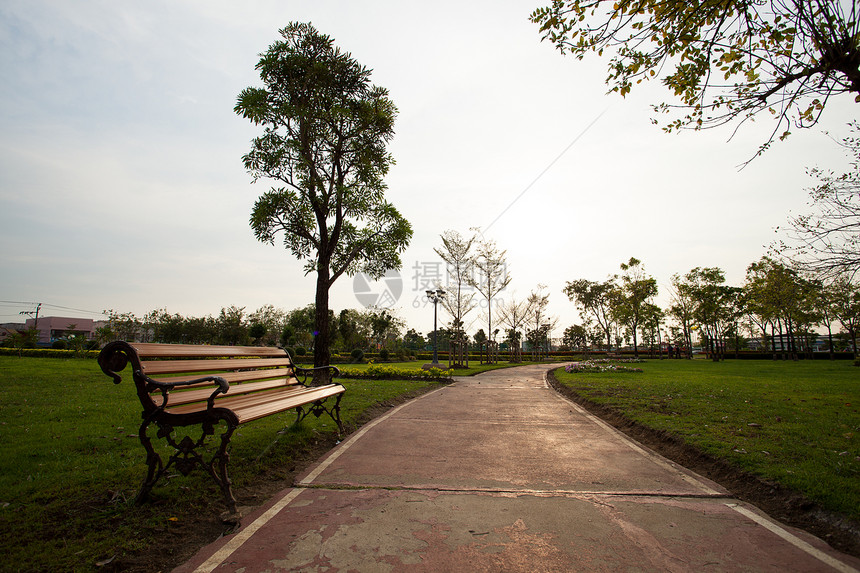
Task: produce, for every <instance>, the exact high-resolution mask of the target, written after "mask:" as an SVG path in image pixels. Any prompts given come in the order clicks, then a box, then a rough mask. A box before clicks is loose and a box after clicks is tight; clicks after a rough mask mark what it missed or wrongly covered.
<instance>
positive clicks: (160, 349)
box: [130, 342, 284, 358]
mask: <svg viewBox="0 0 860 573" xmlns="http://www.w3.org/2000/svg"><path fill="white" fill-rule="evenodd" d="M130 346H132V347H133V348H134V349H135V350H136V351H137V355H138V356H140V357H141V358H156V357H161V358H175V357H180V358H181V357H188V358H191V357H199V358H206V357H214V356H279V357H282V356H284V350H283V349H282V348H277V347H275V346H210V345H200V344H160V343H155V342H136V343H131V344H130Z"/></svg>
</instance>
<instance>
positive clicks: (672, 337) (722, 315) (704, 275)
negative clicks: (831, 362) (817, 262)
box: [564, 257, 860, 360]
mask: <svg viewBox="0 0 860 573" xmlns="http://www.w3.org/2000/svg"><path fill="white" fill-rule="evenodd" d="M620 268H621V274H618V275H613V276H610V277H608V278H607V279H606V280H605V281H602V282H601V281H590V280H587V279H578V280H574V281H570V282H568V283H567V285H566V286H565V288H564V293H565V294H566V295H567V296H568V297H569V298H570V300H571V301H572V302H574V304H576V306H577V308H578V310H579V311H580V314H581V316H582V317H583V319H584V324H582V325H573V326H571V327H569V328H568V329H566V330H565V335H564V341H565V343H566V344H570V345H573V346H583V345H585V344H587V343H592V344H594V343H597V344H599V345H600V346H603V347H604V348H607V349H611V348H613V346H615V347H617V346H620V345H622V344H624V343H626V342H627V341H628V340H631V339H632V343H633V349H634V352H635V353H637V354H638V352H639V341H640V340H644V341H646V343H647V344H673V345H677V346H679V347H682V348H684V349H685V350H686V352H687V355H688V356H691V353H692V349H693V346H694V344H695V343H696V342H698V343H700V344H702V346H703V347H704V349H705V350H706V351H707V352H708V353H709V354H710V355H711V356H712V357H713V358H714V359H715V360H719V359H720V358H722V357H724V356H725V353H726V350H727V349H728V348H733V349H735V350H738V349H740V348H742V347H743V345H744V343H745V341H746V340H747V339H748V338H749V339H758V340H761V341H762V344H763V345H764V346H763V350H765V351H769V352H772V353H773V354H774V357H776V356H777V354H781V355H782V356H783V357H784V358H787V357H791V358H793V359H797V358H798V356H799V355H801V354H802V353H804V352H810V351H811V348H812V342H813V341H814V339H815V338H817V336H818V335H817V334H816V330H818V329H824V330H826V331H827V336H828V348H829V349H830V352H831V357H832V356H833V351H834V349H835V348H836V344H835V342H834V332H833V330H834V326H838V327H841V329H842V332H843V333H844V335H845V336H844V338H845V339H847V344H845V346H847V347H848V348H850V349H851V350H852V351H854V354H855V357H856V355H857V351H856V349H857V329H858V326H860V287H858V286H857V285H856V284H854V283H852V281H851V280H850V277H849V276H847V275H845V274H840V275H836V276H834V277H832V278H830V279H823V278H813V277H812V276H811V275H805V274H804V273H802V272H801V271H799V270H797V269H795V268H792V267H789V266H788V265H786V264H784V263H782V262H779V261H777V260H774V259H772V258H769V257H762V259H761V260H759V261H757V262H754V263H752V264H751V265H750V266H749V267H748V268H747V273H746V278H745V281H744V283H743V284H742V285H741V286H731V285H728V284H726V279H725V273H724V272H723V271H722V269H719V268H717V267H696V268H694V269H692V270H690V271H689V272H687V273H686V274H684V275H679V274H675V275H673V276H672V278H671V281H670V284H671V287H670V293H669V294H670V298H671V304H670V305H669V307H668V308H666V309H661V308H660V307H658V306H657V305H656V304H654V302H653V301H654V298H655V297H656V296H657V294H658V287H657V282H656V281H655V280H654V278H653V277H650V276H648V275H647V274H646V273H645V271H644V268H643V266H642V263H641V261H639V260H637V259H635V258H631V259H630V260H629V261H628V262H626V263H623V264H621V266H620ZM664 325H665V328H664ZM664 333H665V334H664ZM696 338H698V341H697V340H696Z"/></svg>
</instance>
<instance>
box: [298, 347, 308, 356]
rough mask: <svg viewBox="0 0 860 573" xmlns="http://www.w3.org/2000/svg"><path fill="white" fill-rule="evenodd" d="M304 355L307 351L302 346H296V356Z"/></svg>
mask: <svg viewBox="0 0 860 573" xmlns="http://www.w3.org/2000/svg"><path fill="white" fill-rule="evenodd" d="M305 354H307V350H305V347H304V346H296V356H304V355H305Z"/></svg>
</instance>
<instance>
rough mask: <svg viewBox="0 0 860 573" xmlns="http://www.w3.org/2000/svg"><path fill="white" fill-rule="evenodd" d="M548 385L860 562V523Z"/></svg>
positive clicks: (564, 388)
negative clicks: (859, 559) (858, 558)
mask: <svg viewBox="0 0 860 573" xmlns="http://www.w3.org/2000/svg"><path fill="white" fill-rule="evenodd" d="M547 381H548V382H549V384H550V385H551V386H552V387H553V388H554V389H555V391H556V392H558V393H559V394H561V395H562V396H565V397H566V398H568V399H570V400H572V401H573V402H575V403H577V404H579V405H580V406H582V407H583V408H585V409H586V410H588V411H589V412H591V413H592V414H594V415H595V416H597V417H599V418H600V419H602V420H604V421H605V422H607V423H608V424H610V425H612V426H613V427H614V428H616V429H618V430H620V431H621V432H623V433H624V434H626V435H628V436H630V437H631V438H633V439H634V440H636V441H637V442H639V443H640V444H643V445H645V446H647V447H649V448H651V449H652V450H654V451H655V452H657V453H659V454H660V455H662V456H663V457H665V458H668V459H670V460H672V461H673V462H675V463H677V464H680V465H682V466H684V467H685V468H687V469H690V470H693V471H694V472H696V473H698V474H699V475H701V476H704V477H706V478H708V479H710V480H712V481H714V482H716V483H718V484H720V485H721V486H723V487H724V488H726V489H727V490H729V491H730V492H731V493H732V495H733V496H735V497H736V498H737V499H739V500H742V501H745V502H748V503H751V504H753V505H755V506H756V507H758V508H760V509H761V510H762V511H764V512H765V513H767V514H768V515H770V516H771V517H773V518H775V519H778V520H779V521H781V522H783V523H785V524H787V525H791V526H792V527H796V528H798V529H802V530H804V531H808V532H809V533H812V534H813V535H815V536H816V537H819V538H820V539H823V540H824V541H826V542H827V543H829V544H830V545H831V546H832V547H834V548H836V549H838V550H839V551H842V552H844V553H847V554H849V555H853V556H854V557H860V523H856V522H853V521H851V520H848V519H847V518H845V517H843V516H841V515H838V514H835V513H833V512H829V511H827V510H825V509H823V508H821V507H820V506H819V505H818V504H816V503H814V502H812V501H810V500H809V499H807V498H805V497H804V496H803V495H802V494H801V493H799V492H796V491H792V490H789V489H787V488H785V487H783V486H781V485H780V484H777V483H773V482H768V481H765V480H763V479H761V478H758V477H756V476H753V475H751V474H749V473H746V472H743V471H741V470H739V469H737V468H735V467H733V466H731V465H730V464H728V463H727V462H726V461H724V460H720V459H717V458H714V457H712V456H710V455H708V454H705V453H704V452H702V451H701V450H699V449H697V448H695V447H693V446H691V445H689V444H687V443H686V442H684V440H683V439H682V438H681V437H680V436H678V435H675V434H672V433H669V432H665V431H660V430H655V429H653V428H649V427H647V426H644V425H642V424H639V423H638V422H634V421H633V420H630V419H629V418H627V417H625V416H624V415H623V414H622V413H621V412H619V411H618V410H615V409H613V408H610V407H607V406H604V405H602V404H597V403H595V402H592V401H591V400H588V399H587V398H584V397H582V396H580V395H579V394H577V393H576V392H575V391H574V390H573V389H571V388H568V387H567V386H565V385H563V384H561V383H559V382H558V380H556V378H555V376H554V375H553V373H552V371H550V372H548V373H547Z"/></svg>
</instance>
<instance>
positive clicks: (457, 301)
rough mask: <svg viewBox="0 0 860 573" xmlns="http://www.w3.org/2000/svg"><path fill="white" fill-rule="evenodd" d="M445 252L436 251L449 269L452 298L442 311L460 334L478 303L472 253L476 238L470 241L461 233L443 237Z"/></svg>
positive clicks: (447, 234) (449, 287)
mask: <svg viewBox="0 0 860 573" xmlns="http://www.w3.org/2000/svg"><path fill="white" fill-rule="evenodd" d="M440 236H441V238H442V248H434V249H433V250H434V251H436V254H437V255H439V256H440V257H442V260H443V261H445V264H446V266H447V273H448V280H449V285H448V291H447V292H448V296H446V297H444V298H442V299H440V302H441V304H442V307H443V308H444V309H445V310H446V311H448V314H450V315H451V323H452V324H451V327H452V328H453V329H454V330H455V331H456V332H460V331H462V330H463V320H464V318H465V317H466V315H467V314H469V312H471V311H472V310H473V309H474V308H475V307H476V306H478V303H477V302H475V292H474V291H472V290H471V288H472V287H471V281H472V276H473V274H474V266H475V260H474V256H473V255H472V253H471V250H472V245H473V243H474V242H475V239H476V237H475V235H472V236H471V237H470V238H468V239H466V238H464V237H463V236H462V235H460V233H458V232H457V231H452V230H448V231H445V232H444V233H442V235H440Z"/></svg>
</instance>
